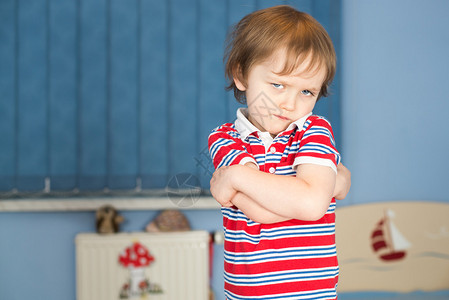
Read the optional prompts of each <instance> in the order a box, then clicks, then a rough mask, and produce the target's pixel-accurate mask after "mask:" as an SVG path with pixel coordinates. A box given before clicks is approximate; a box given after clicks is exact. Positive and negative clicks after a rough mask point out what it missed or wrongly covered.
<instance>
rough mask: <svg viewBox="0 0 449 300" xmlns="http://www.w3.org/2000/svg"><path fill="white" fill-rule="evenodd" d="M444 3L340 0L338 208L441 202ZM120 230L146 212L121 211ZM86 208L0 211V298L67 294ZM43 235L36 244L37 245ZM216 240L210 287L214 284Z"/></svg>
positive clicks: (446, 107) (447, 36)
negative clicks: (343, 190) (348, 184)
mask: <svg viewBox="0 0 449 300" xmlns="http://www.w3.org/2000/svg"><path fill="white" fill-rule="evenodd" d="M447 11H449V2H447V1H445V0H439V1H438V0H432V1H427V0H419V1H417V0H415V1H409V0H398V1H388V0H378V1H368V0H366V1H360V0H344V1H343V9H342V13H343V24H342V25H343V47H342V50H343V52H342V55H341V56H340V60H341V64H340V67H341V70H340V71H341V72H342V116H343V118H342V120H343V123H342V127H343V132H342V137H343V149H342V150H343V151H342V152H343V155H344V156H343V161H344V162H345V163H346V164H347V165H348V167H349V168H350V169H351V171H352V174H353V186H352V190H351V192H350V195H349V196H348V199H346V200H344V201H341V202H339V204H341V205H348V204H358V203H364V202H375V201H387V200H410V199H417V200H438V201H448V198H447V196H446V189H445V185H447V179H448V175H447V171H446V170H448V169H449V161H448V160H447V159H445V158H446V155H445V154H446V152H447V151H448V150H449V141H448V137H449V132H448V131H449V126H447V125H446V122H445V119H446V117H447V112H448V111H449V103H448V101H446V98H447V96H446V95H445V94H444V92H445V89H446V84H447V83H446V81H447V80H446V76H445V75H446V74H447V70H449V60H448V58H447V53H449V31H448V28H449V20H448V19H447V18H446V12H447ZM123 214H124V215H125V217H126V218H127V220H128V222H127V223H126V224H125V225H124V226H123V230H125V231H134V230H142V228H143V227H144V226H145V225H146V223H147V222H148V221H150V220H151V219H152V217H154V215H155V212H133V211H131V212H125V213H123ZM186 214H187V217H188V218H189V220H190V221H191V223H192V226H193V228H195V229H206V230H218V229H220V228H221V217H220V213H219V212H218V211H187V212H186ZM93 221H94V213H93V212H67V213H0V299H27V298H33V297H34V298H36V297H37V298H39V299H41V298H42V299H49V300H53V299H75V285H74V283H75V273H74V243H73V240H74V237H75V234H76V233H77V232H81V231H94V224H93ZM42 241H43V242H42ZM221 264H222V248H220V247H216V257H215V270H216V274H215V278H214V287H215V291H216V293H217V299H223V297H222V295H223V294H222V292H221V287H222V279H221V278H222V277H221V274H220V273H221V270H220V268H222V266H221Z"/></svg>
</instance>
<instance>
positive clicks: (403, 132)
mask: <svg viewBox="0 0 449 300" xmlns="http://www.w3.org/2000/svg"><path fill="white" fill-rule="evenodd" d="M342 12H343V16H342V20H343V24H342V28H343V43H342V45H343V49H342V57H341V58H340V59H341V62H342V64H341V65H342V70H341V71H342V74H343V77H342V84H343V85H342V101H343V107H342V119H343V123H342V127H343V149H342V150H343V151H342V152H343V154H344V157H343V162H344V163H346V164H347V165H348V167H349V168H350V169H351V171H352V175H353V177H352V179H353V181H352V182H353V185H352V189H351V192H350V195H349V196H348V198H347V199H346V200H345V201H342V202H341V203H340V204H341V205H348V204H356V203H362V202H374V201H388V200H431V201H432V200H433V201H449V196H448V195H447V186H448V185H449V175H448V170H449V159H448V153H449V125H448V124H447V121H446V120H447V119H448V113H449V101H448V95H447V90H448V76H447V74H448V72H449V58H448V55H449V18H448V17H447V14H448V12H449V1H446V0H430V1H424V0H413V1H410V0H395V1H390V0H376V1H369V0H343V9H342Z"/></svg>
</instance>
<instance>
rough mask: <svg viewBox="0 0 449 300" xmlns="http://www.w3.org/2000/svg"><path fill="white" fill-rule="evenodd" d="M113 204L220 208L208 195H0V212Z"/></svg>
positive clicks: (83, 208)
mask: <svg viewBox="0 0 449 300" xmlns="http://www.w3.org/2000/svg"><path fill="white" fill-rule="evenodd" d="M106 204H108V205H112V206H114V207H115V208H116V209H117V210H161V209H219V208H220V206H219V204H218V203H217V202H216V201H215V200H214V199H213V198H212V197H211V196H198V197H194V198H191V197H189V196H185V197H168V196H157V197H154V196H140V197H133V196H113V197H102V196H98V197H96V196H94V197H89V196H85V197H77V198H63V197H61V198H58V197H51V198H50V197H48V198H45V197H37V198H32V197H29V198H20V199H0V212H53V211H55V212H56V211H95V210H97V209H98V208H99V207H101V206H103V205H106Z"/></svg>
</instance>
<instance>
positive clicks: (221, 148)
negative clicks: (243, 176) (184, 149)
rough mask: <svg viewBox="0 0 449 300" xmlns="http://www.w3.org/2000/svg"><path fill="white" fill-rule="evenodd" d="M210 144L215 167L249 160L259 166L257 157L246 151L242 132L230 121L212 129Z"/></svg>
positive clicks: (243, 162)
mask: <svg viewBox="0 0 449 300" xmlns="http://www.w3.org/2000/svg"><path fill="white" fill-rule="evenodd" d="M208 144H209V153H210V156H211V158H212V162H213V164H214V167H215V169H218V168H220V167H222V166H231V165H236V164H245V163H248V162H252V163H254V164H255V165H256V166H257V162H256V159H255V158H254V157H253V156H252V155H251V154H249V153H248V152H247V151H246V149H245V146H244V144H243V141H242V140H241V139H240V134H239V133H238V132H237V130H235V129H234V128H233V126H232V124H230V123H227V124H225V125H222V126H220V127H217V128H216V129H214V130H212V132H211V134H210V135H209V139H208Z"/></svg>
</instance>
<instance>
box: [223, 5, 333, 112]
mask: <svg viewBox="0 0 449 300" xmlns="http://www.w3.org/2000/svg"><path fill="white" fill-rule="evenodd" d="M226 44H227V45H226V52H225V56H224V60H225V63H226V66H225V73H226V78H227V79H228V80H229V85H228V87H227V89H228V90H231V89H233V90H234V96H235V98H236V99H237V101H238V102H240V103H243V104H244V103H245V101H246V97H245V92H243V91H240V90H239V89H238V88H237V87H236V85H235V83H234V80H233V78H234V77H235V76H238V79H239V80H240V81H241V82H243V84H245V85H246V79H247V77H248V73H249V71H250V70H251V67H253V66H254V65H255V64H257V63H260V62H262V61H263V60H265V59H267V58H268V57H270V56H271V55H272V54H273V53H274V51H275V50H278V49H281V48H284V47H285V49H286V50H287V58H286V63H285V66H284V69H283V70H282V72H280V74H281V75H283V74H290V73H291V72H293V71H294V70H295V69H296V68H297V67H298V66H299V65H300V64H301V62H302V61H304V60H305V59H306V58H308V56H309V55H311V62H310V64H309V66H308V71H312V70H316V67H317V66H318V67H321V66H324V67H325V69H326V77H325V79H324V82H323V86H322V87H321V91H320V94H319V95H318V98H319V97H321V96H324V97H326V96H327V95H328V87H329V85H330V83H331V82H332V80H333V78H334V75H335V69H336V60H337V59H336V55H335V50H334V47H333V45H332V41H331V39H330V37H329V35H328V34H327V32H326V30H325V29H324V28H323V26H321V24H320V23H318V21H316V20H315V19H314V18H313V17H311V16H310V15H308V14H306V13H304V12H300V11H297V10H296V9H294V8H293V7H291V6H288V5H280V6H274V7H270V8H266V9H262V10H258V11H255V12H253V13H251V14H249V15H247V16H245V17H244V18H243V19H242V20H241V21H240V22H239V23H238V24H237V25H235V26H234V28H233V30H232V32H230V34H229V35H228V39H227V42H226Z"/></svg>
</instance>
